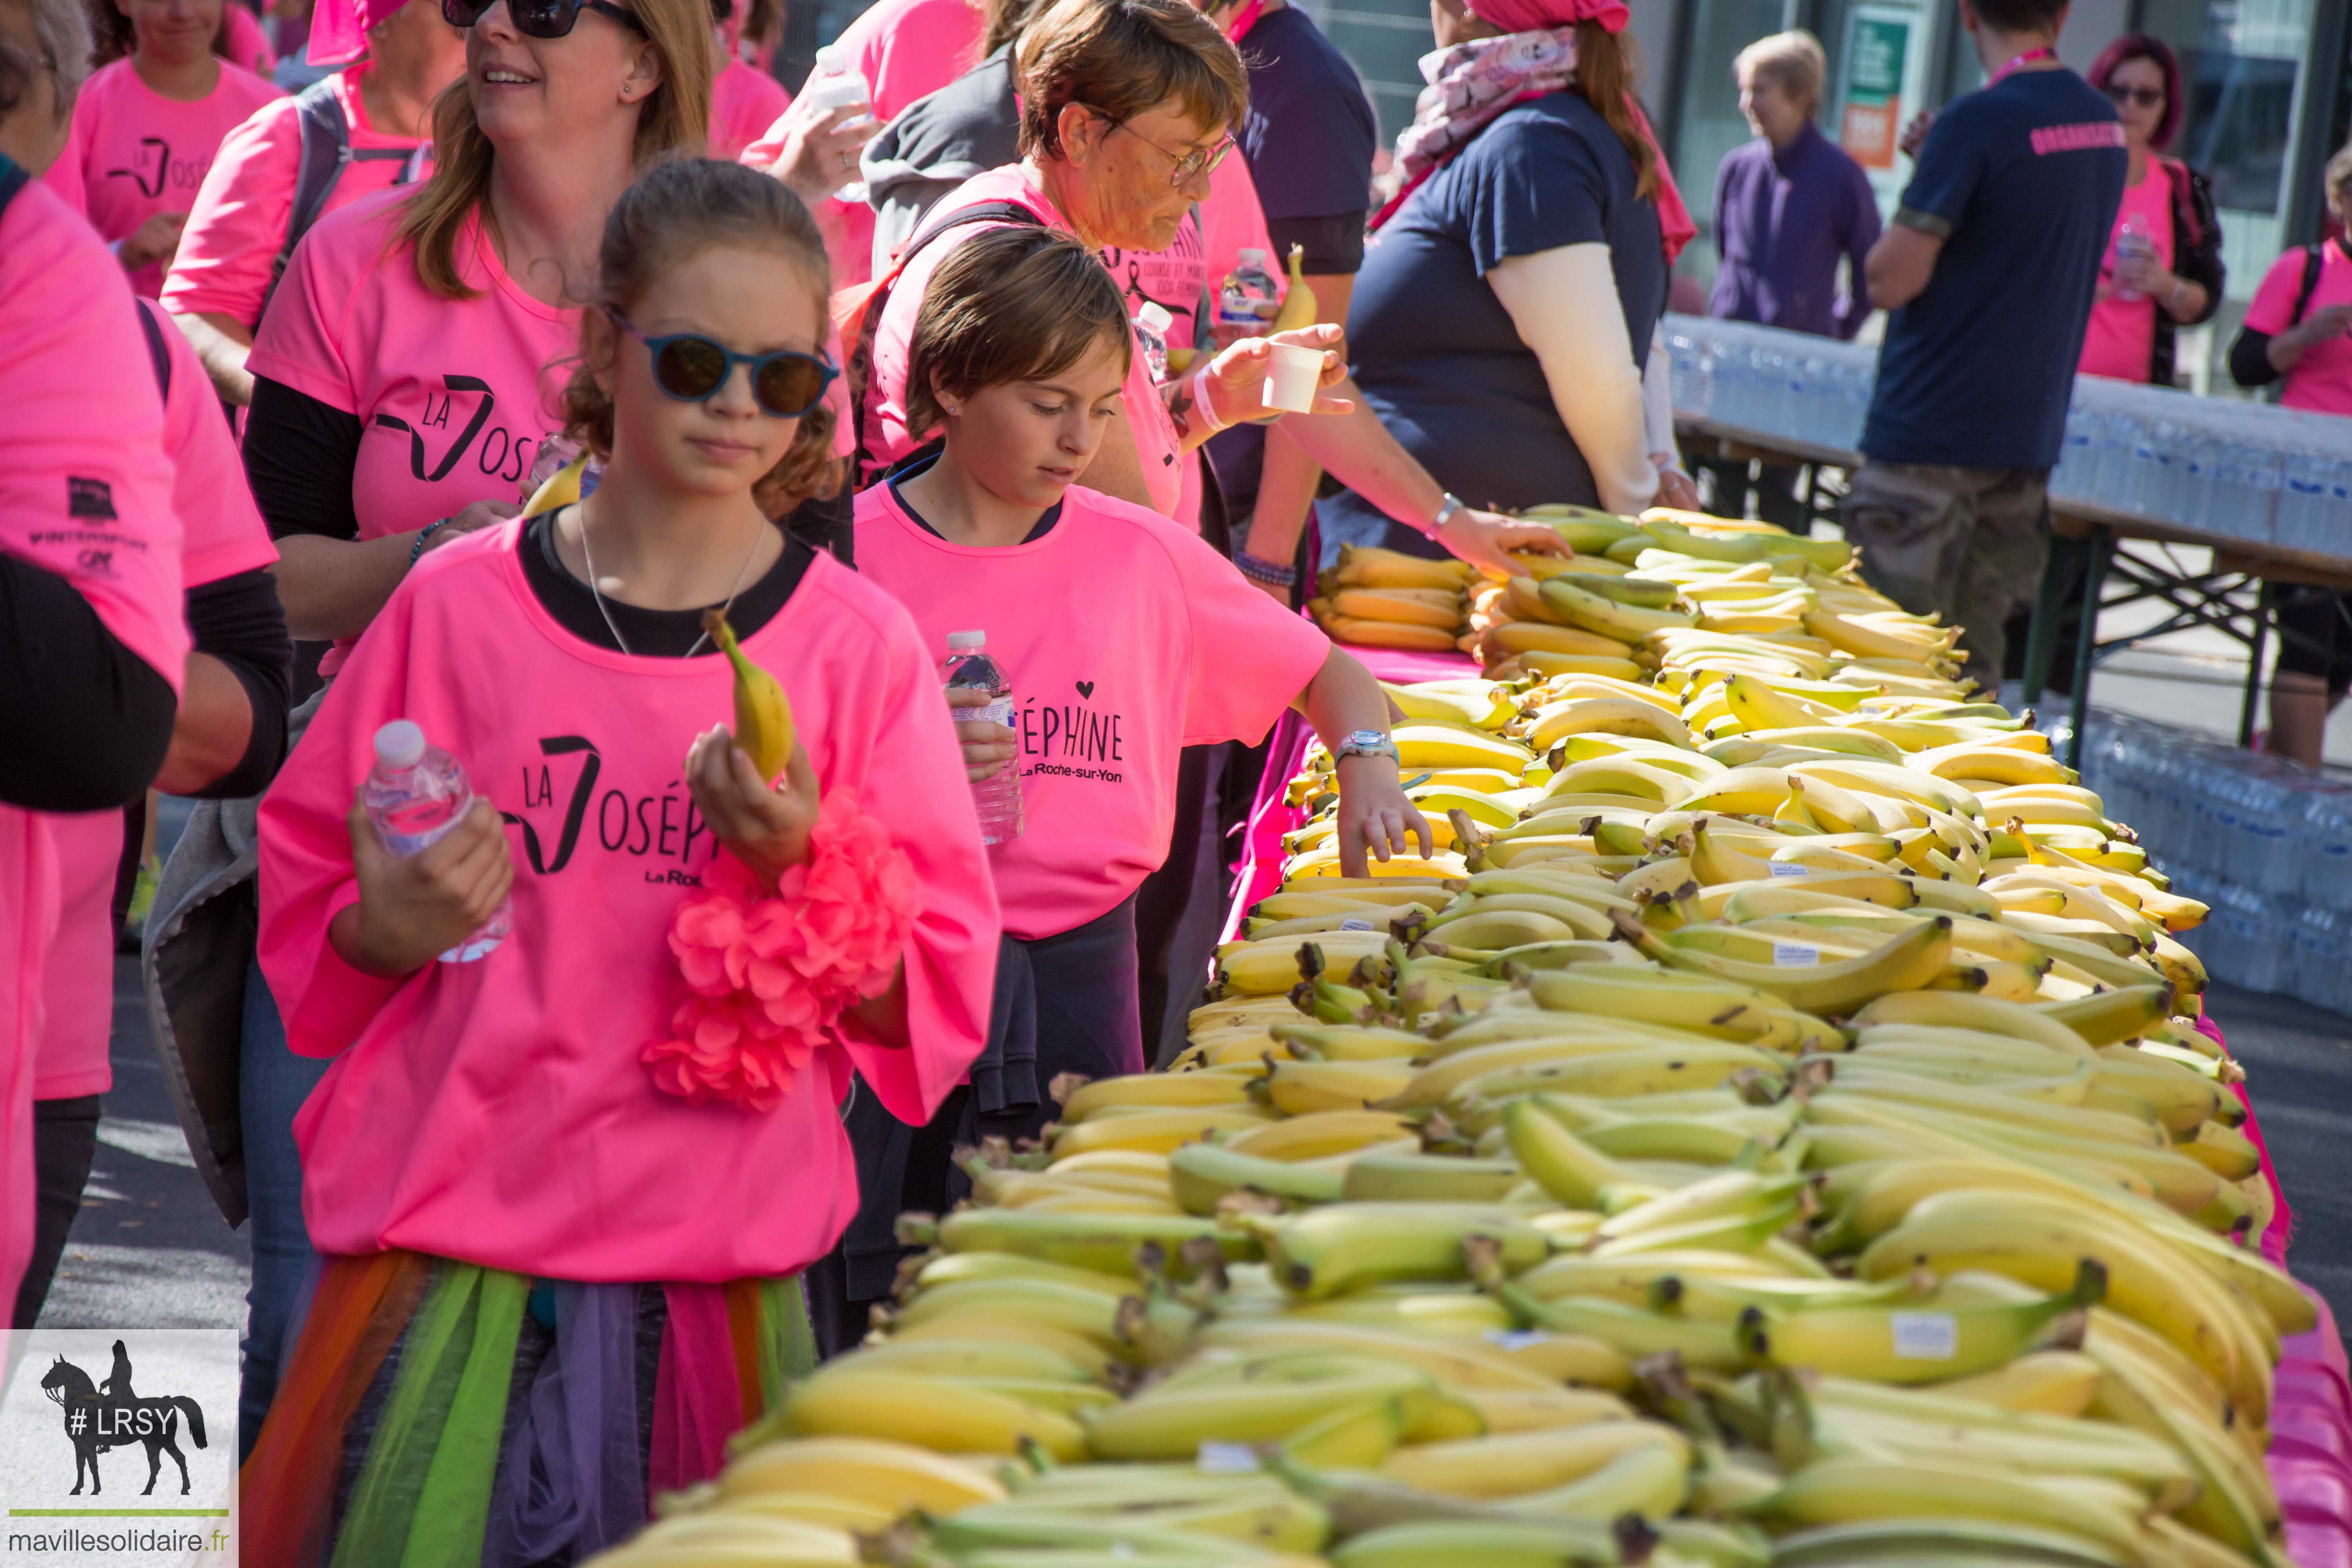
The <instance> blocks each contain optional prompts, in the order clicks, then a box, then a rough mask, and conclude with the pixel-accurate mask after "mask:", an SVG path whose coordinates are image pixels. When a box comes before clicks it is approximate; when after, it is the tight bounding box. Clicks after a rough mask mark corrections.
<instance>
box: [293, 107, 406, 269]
mask: <svg viewBox="0 0 2352 1568" xmlns="http://www.w3.org/2000/svg"><path fill="white" fill-rule="evenodd" d="M294 118H295V121H296V122H297V123H299V125H300V126H301V128H302V161H301V163H300V164H299V167H298V172H297V173H296V174H295V176H294V210H293V212H292V213H291V214H290V215H289V216H288V217H287V220H286V240H285V243H284V244H282V245H280V246H279V247H278V258H277V260H276V261H274V262H273V263H271V265H270V268H269V293H271V294H275V293H276V292H277V291H278V279H281V278H283V277H285V276H286V264H287V263H288V262H289V261H291V260H293V259H294V247H296V246H297V245H299V244H300V243H301V242H302V237H303V236H304V235H306V234H308V233H310V226H311V225H313V224H315V223H317V222H318V221H319V218H320V215H322V214H323V213H325V212H326V210H327V201H328V198H329V197H331V196H332V195H334V194H335V186H336V185H337V184H340V183H341V180H342V177H343V165H345V164H346V163H350V162H351V161H352V127H351V122H350V121H347V120H345V119H344V118H343V104H342V100H341V99H340V98H337V97H336V96H335V78H334V77H333V76H323V77H320V79H318V80H317V81H314V82H312V83H311V84H310V86H308V87H306V88H304V89H302V90H301V91H300V92H299V93H297V94H295V97H294ZM399 156H401V157H406V156H407V153H400V154H399ZM262 304H263V307H264V308H265V309H267V308H268V295H267V294H266V295H264V296H263V297H262Z"/></svg>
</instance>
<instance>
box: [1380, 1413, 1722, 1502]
mask: <svg viewBox="0 0 2352 1568" xmlns="http://www.w3.org/2000/svg"><path fill="white" fill-rule="evenodd" d="M1639 1447H1662V1448H1664V1449H1667V1450H1670V1451H1671V1452H1673V1453H1674V1454H1675V1456H1676V1457H1677V1458H1678V1459H1679V1460H1680V1461H1681V1462H1682V1463H1683V1464H1685V1465H1687V1464H1688V1463H1689V1456H1690V1443H1689V1440H1688V1439H1686V1438H1685V1437H1684V1436H1683V1435H1682V1434H1681V1433H1679V1432H1677V1431H1675V1429H1674V1428H1673V1427H1671V1426H1665V1425H1664V1424H1663V1423H1661V1422H1655V1421H1608V1422H1599V1423H1595V1424H1593V1425H1591V1426H1571V1427H1552V1428H1548V1429H1544V1430H1539V1431H1534V1432H1520V1433H1514V1434H1509V1435H1504V1436H1486V1437H1474V1438H1471V1439H1469V1440H1467V1441H1465V1442H1456V1443H1423V1444H1416V1445H1413V1446H1411V1447H1402V1448H1399V1449H1397V1450H1396V1451H1395V1452H1394V1453H1392V1454H1391V1455H1390V1456H1389V1458H1388V1461H1387V1462H1386V1463H1385V1464H1383V1465H1382V1466H1381V1474H1382V1475H1384V1476H1386V1477H1387V1478H1388V1479H1391V1480H1393V1481H1399V1482H1402V1483H1403V1484H1404V1485H1406V1486H1409V1487H1412V1488H1414V1489H1418V1490H1421V1491H1424V1492H1433V1493H1435V1494H1437V1495H1438V1496H1440V1497H1457V1498H1511V1497H1518V1496H1521V1495H1523V1494H1525V1493H1528V1492H1537V1491H1548V1490H1549V1489H1552V1488H1554V1487H1560V1486H1565V1485H1567V1484H1568V1483H1569V1482H1570V1481H1577V1480H1581V1479H1584V1478H1585V1477H1586V1476H1589V1475H1591V1474H1592V1473H1593V1472H1594V1471H1595V1470H1598V1469H1600V1468H1601V1467H1602V1466H1604V1465H1607V1464H1609V1463H1611V1462H1612V1461H1613V1460H1615V1459H1617V1458H1620V1457H1621V1456H1622V1455H1624V1454H1626V1453H1628V1452H1631V1451H1632V1450H1633V1449H1635V1448H1639Z"/></svg>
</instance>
